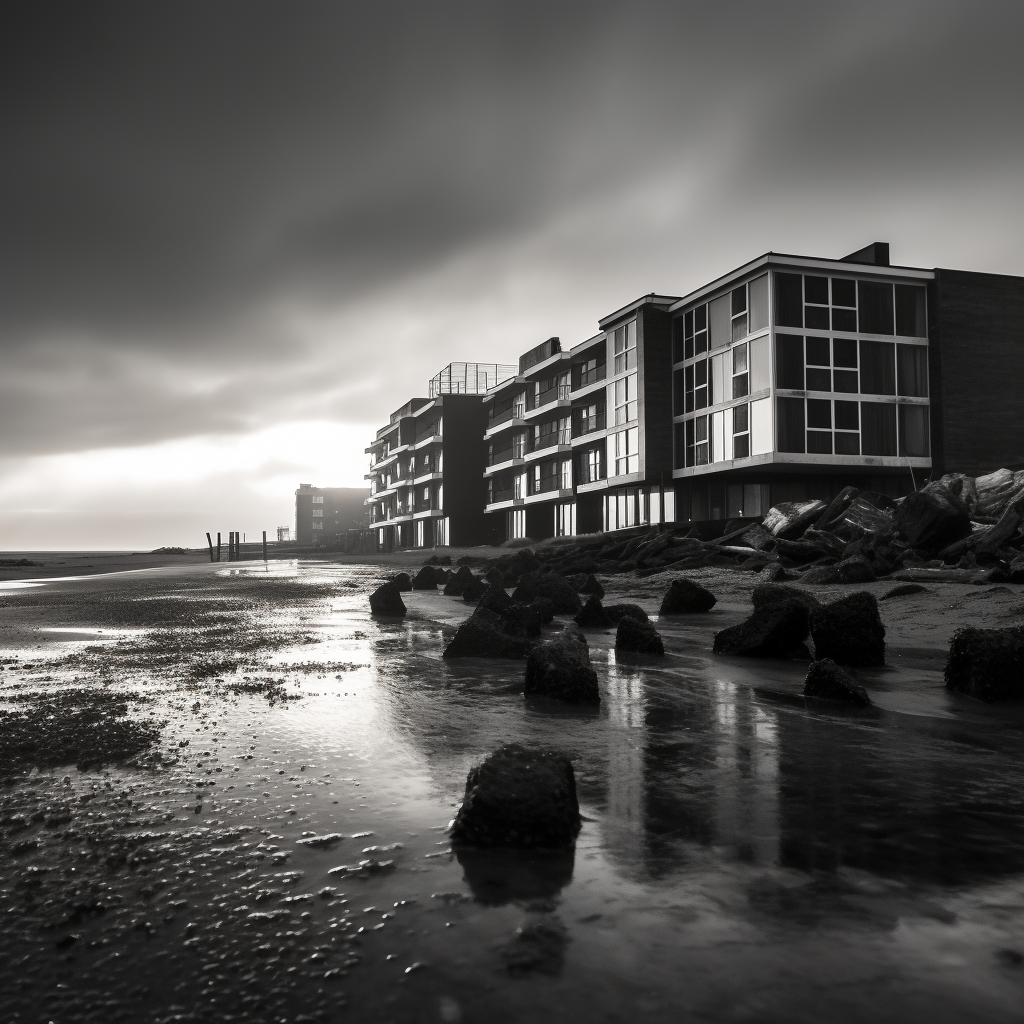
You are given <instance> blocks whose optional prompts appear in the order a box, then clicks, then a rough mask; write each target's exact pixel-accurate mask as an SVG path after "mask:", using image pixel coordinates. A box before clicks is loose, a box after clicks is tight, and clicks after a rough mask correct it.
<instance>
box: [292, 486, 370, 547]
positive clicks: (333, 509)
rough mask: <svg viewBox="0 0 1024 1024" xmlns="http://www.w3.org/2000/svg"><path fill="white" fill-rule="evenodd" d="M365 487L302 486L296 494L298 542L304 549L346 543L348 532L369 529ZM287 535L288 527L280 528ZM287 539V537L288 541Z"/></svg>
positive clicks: (296, 534)
mask: <svg viewBox="0 0 1024 1024" xmlns="http://www.w3.org/2000/svg"><path fill="white" fill-rule="evenodd" d="M367 493H368V492H367V490H366V488H365V487H314V486H313V485H312V484H299V488H298V490H297V491H296V492H295V540H296V541H297V542H298V544H299V545H300V546H303V547H306V546H310V545H314V546H317V547H321V546H323V547H328V546H332V547H333V546H335V545H340V544H342V543H343V542H344V540H345V538H346V536H347V534H348V531H349V530H351V529H363V528H365V526H366V513H365V511H364V508H363V504H364V501H365V499H366V495H367ZM282 530H284V531H285V533H287V531H288V528H287V527H284V526H283V527H279V528H278V539H279V540H280V539H282V538H281V531H282ZM284 539H287V538H284Z"/></svg>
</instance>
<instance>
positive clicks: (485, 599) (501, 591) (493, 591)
mask: <svg viewBox="0 0 1024 1024" xmlns="http://www.w3.org/2000/svg"><path fill="white" fill-rule="evenodd" d="M511 607H512V598H511V597H509V596H508V594H507V593H506V592H505V588H504V587H501V586H499V585H498V584H496V583H492V584H491V585H490V586H489V587H488V588H487V589H486V590H485V591H484V592H483V593H482V594H481V595H480V598H479V600H478V601H477V610H480V609H484V608H485V609H487V610H488V611H491V612H495V613H496V614H497V615H500V616H501V617H502V618H505V616H506V614H507V613H508V610H509V609H510V608H511Z"/></svg>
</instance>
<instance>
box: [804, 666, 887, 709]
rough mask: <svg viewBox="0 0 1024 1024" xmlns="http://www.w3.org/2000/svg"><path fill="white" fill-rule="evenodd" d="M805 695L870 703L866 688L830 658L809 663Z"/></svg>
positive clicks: (854, 702)
mask: <svg viewBox="0 0 1024 1024" xmlns="http://www.w3.org/2000/svg"><path fill="white" fill-rule="evenodd" d="M804 696H805V697H822V698H824V699H825V700H844V701H847V702H848V703H850V704H870V703H871V698H870V697H869V696H868V692H867V690H865V689H864V687H863V686H861V685H860V683H858V682H857V680H856V679H854V678H853V676H851V675H849V674H848V673H846V672H844V671H843V670H842V669H841V668H840V667H839V666H838V665H837V664H836V663H835V662H834V661H833V660H832V659H831V658H822V659H821V660H820V661H815V662H812V663H811V667H810V669H808V671H807V679H806V680H805V681H804Z"/></svg>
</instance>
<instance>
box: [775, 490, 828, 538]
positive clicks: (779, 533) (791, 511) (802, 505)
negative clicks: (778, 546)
mask: <svg viewBox="0 0 1024 1024" xmlns="http://www.w3.org/2000/svg"><path fill="white" fill-rule="evenodd" d="M824 511H825V502H823V501H818V499H817V498H814V499H812V500H810V501H780V502H779V503H778V504H777V505H773V506H772V507H771V508H770V509H769V510H768V515H766V516H765V517H764V524H763V525H764V528H765V529H766V530H768V531H769V532H770V533H771V534H772V535H773V536H775V537H781V538H783V539H784V540H797V539H798V538H799V537H800V536H801V535H802V534H803V532H804V530H806V529H807V527H808V526H810V525H811V523H813V522H814V521H815V520H816V519H817V518H818V517H819V516H820V515H821V513H822V512H824Z"/></svg>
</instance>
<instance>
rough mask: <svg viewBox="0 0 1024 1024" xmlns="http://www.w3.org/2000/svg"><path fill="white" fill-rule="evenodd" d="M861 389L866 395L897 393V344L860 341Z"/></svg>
mask: <svg viewBox="0 0 1024 1024" xmlns="http://www.w3.org/2000/svg"><path fill="white" fill-rule="evenodd" d="M860 390H861V392H862V393H863V394H865V395H895V394H896V346H895V345H894V344H893V343H892V342H889V341H862V342H861V343H860Z"/></svg>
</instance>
